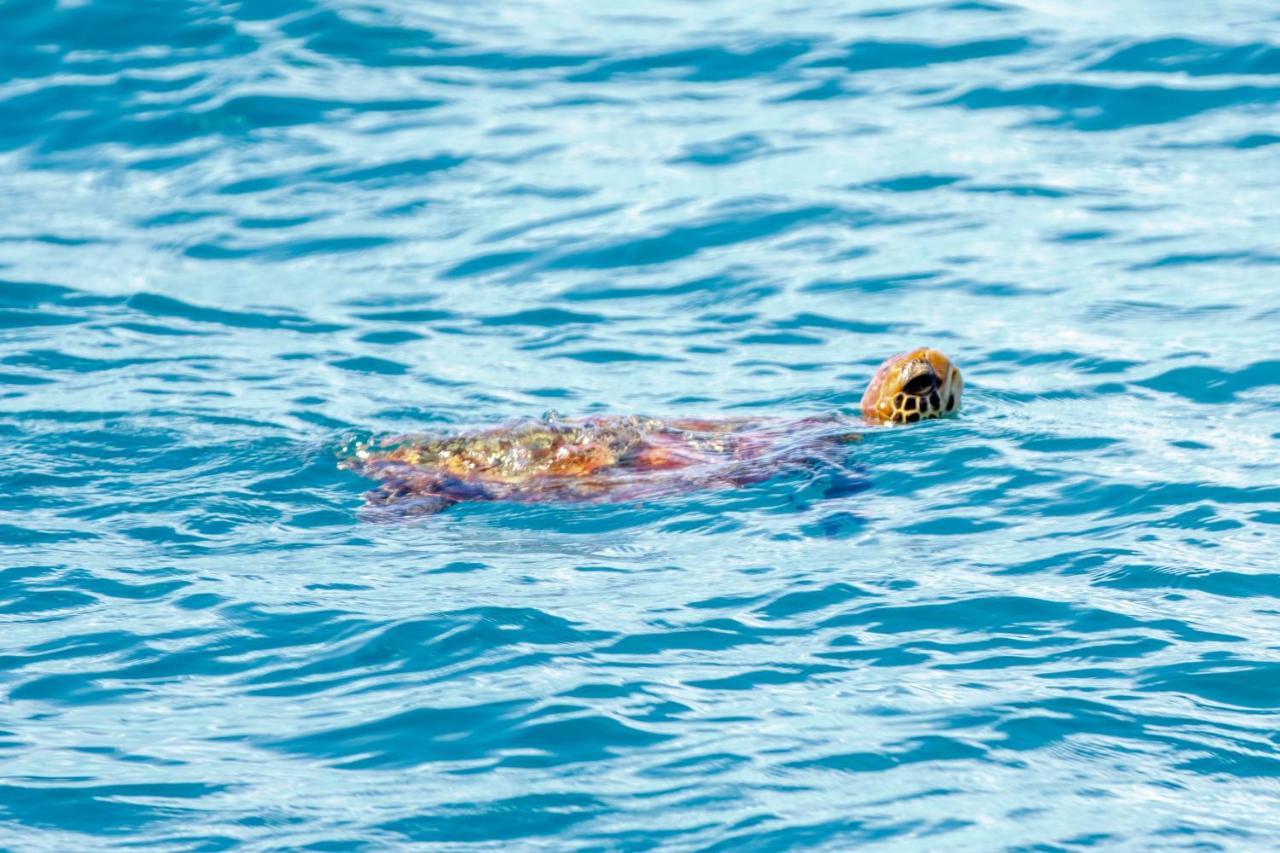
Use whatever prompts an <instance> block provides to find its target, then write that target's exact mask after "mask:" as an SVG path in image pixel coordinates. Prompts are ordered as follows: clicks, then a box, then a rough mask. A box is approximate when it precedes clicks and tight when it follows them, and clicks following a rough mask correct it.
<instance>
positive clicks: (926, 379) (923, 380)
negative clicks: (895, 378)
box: [902, 373, 935, 394]
mask: <svg viewBox="0 0 1280 853" xmlns="http://www.w3.org/2000/svg"><path fill="white" fill-rule="evenodd" d="M934 384H935V380H934V378H933V374H932V373H921V374H920V375H919V376H913V377H912V378H911V379H910V380H908V381H907V384H906V385H903V386H902V390H903V391H905V392H906V393H908V394H928V393H929V392H930V391H932V390H933V388H934Z"/></svg>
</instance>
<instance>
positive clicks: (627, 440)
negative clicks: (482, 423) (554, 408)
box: [339, 347, 963, 512]
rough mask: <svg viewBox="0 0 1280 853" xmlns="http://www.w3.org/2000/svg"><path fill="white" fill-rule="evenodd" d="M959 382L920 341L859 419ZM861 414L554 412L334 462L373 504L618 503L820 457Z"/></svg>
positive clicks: (897, 418)
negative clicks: (354, 476) (367, 481)
mask: <svg viewBox="0 0 1280 853" xmlns="http://www.w3.org/2000/svg"><path fill="white" fill-rule="evenodd" d="M962 388H963V380H962V379H961V377H960V371H959V370H957V369H956V367H955V366H954V365H953V364H952V363H951V361H950V360H949V359H948V358H947V357H946V356H944V355H943V354H942V353H940V352H938V351H937V350H934V349H929V348H926V347H921V348H918V349H913V350H909V351H907V352H903V353H899V354H898V355H895V356H892V357H890V358H889V359H887V360H886V361H885V362H884V363H883V364H882V365H881V366H880V369H879V370H877V371H876V373H875V376H874V377H872V379H871V384H870V385H869V386H868V387H867V390H866V393H865V394H863V396H862V422H863V423H871V424H889V423H903V424H905V423H914V422H915V421H918V420H921V419H922V418H937V417H942V416H944V415H948V414H951V413H952V412H955V411H956V410H957V409H959V408H960V394H961V390H962ZM857 424H858V421H856V420H854V419H851V418H848V417H845V416H842V415H835V414H833V415H828V416H821V417H809V418H803V419H800V420H783V419H771V418H731V419H712V420H705V419H699V418H673V419H659V418H651V417H642V416H635V415H631V416H612V415H596V416H591V417H586V418H573V419H565V418H561V417H560V416H559V415H556V414H554V413H551V414H548V415H544V416H543V417H542V418H539V419H529V420H524V421H518V422H516V423H511V424H507V425H504V426H501V427H497V428H490V429H483V430H475V431H470V432H463V433H458V434H452V435H437V436H431V435H408V436H400V437H397V438H392V439H383V440H376V441H371V442H365V443H360V444H357V445H356V446H355V448H354V451H353V452H352V453H350V454H349V455H347V456H346V457H345V458H344V459H342V461H341V462H340V463H339V465H340V467H342V468H346V469H349V470H352V471H356V472H358V473H360V474H364V475H366V476H369V477H372V478H375V479H377V480H380V481H381V486H380V488H378V489H376V490H375V491H372V492H369V493H368V494H367V495H366V496H365V497H366V499H367V500H368V503H369V504H370V505H387V504H396V505H397V506H400V507H403V509H405V510H408V511H413V512H438V511H439V510H442V509H445V508H447V507H449V506H452V505H453V504H455V503H458V502H459V501H515V502H525V503H535V502H537V503H541V502H550V501H597V502H609V501H621V500H636V499H640V498H645V497H654V496H659V495H663V494H673V493H679V492H685V491H688V490H691V489H697V488H727V487H733V486H740V485H743V484H746V483H751V482H757V481H760V480H764V479H766V478H768V477H769V476H771V475H772V474H773V473H775V472H776V471H778V470H779V469H780V468H783V467H786V466H788V465H796V464H804V463H807V462H813V461H815V460H822V459H828V458H830V457H831V455H832V454H835V453H837V452H838V450H839V448H840V447H841V446H842V445H844V444H847V443H849V442H850V441H856V440H858V439H859V438H860V436H859V435H857V434H856V433H854V432H851V431H850V430H851V428H852V427H854V426H856V425H857Z"/></svg>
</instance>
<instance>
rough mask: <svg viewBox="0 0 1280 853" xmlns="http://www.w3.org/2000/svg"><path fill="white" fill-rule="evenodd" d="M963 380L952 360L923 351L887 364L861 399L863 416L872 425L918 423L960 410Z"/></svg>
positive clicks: (906, 355)
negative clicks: (923, 419)
mask: <svg viewBox="0 0 1280 853" xmlns="http://www.w3.org/2000/svg"><path fill="white" fill-rule="evenodd" d="M963 389H964V380H963V379H961V378H960V371H959V370H957V369H956V366H955V365H954V364H952V363H951V360H950V359H949V358H947V357H946V356H945V355H943V354H942V353H940V352H938V351H937V350H936V349H929V348H928V347H920V348H919V349H913V350H909V351H907V352H902V353H898V354H897V355H895V356H891V357H889V358H888V359H886V360H885V362H884V364H882V365H880V369H879V370H877V371H876V375H875V376H874V377H873V378H872V379H871V384H870V385H868V386H867V392H866V393H865V394H863V395H862V416H863V417H865V418H866V419H867V420H869V421H871V422H873V423H886V424H887V423H899V424H909V423H915V422H916V421H918V420H921V419H922V418H940V417H942V416H944V415H949V414H951V413H952V412H954V411H956V410H958V409H959V408H960V392H961V391H962V390H963Z"/></svg>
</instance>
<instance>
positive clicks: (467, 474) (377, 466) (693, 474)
mask: <svg viewBox="0 0 1280 853" xmlns="http://www.w3.org/2000/svg"><path fill="white" fill-rule="evenodd" d="M852 426H853V424H852V422H850V421H848V420H846V419H844V418H840V417H838V416H832V417H831V418H814V419H808V420H805V421H799V422H773V423H770V422H766V421H762V420H749V419H742V420H720V421H708V420H695V419H674V420H660V419H658V418H651V417H637V416H631V417H608V416H605V417H591V418H583V419H576V420H561V419H559V418H554V417H552V418H544V419H541V420H529V421H520V422H517V423H514V424H509V425H506V426H503V427H500V428H497V429H487V430H479V431H474V432H466V433H461V434H457V435H449V436H402V437H399V438H395V439H390V440H385V441H379V442H373V443H370V444H365V445H360V446H358V447H357V448H356V450H355V453H354V454H353V455H352V456H350V457H349V458H348V459H346V460H344V461H343V463H342V466H343V467H345V468H349V469H351V470H354V471H356V472H358V473H362V474H365V475H366V476H370V477H373V478H376V479H378V480H381V481H382V486H381V488H379V489H377V490H375V491H374V492H370V493H369V494H368V495H366V498H367V499H368V501H369V503H370V504H374V505H379V504H383V505H385V504H391V503H397V504H400V503H403V504H405V505H406V506H408V505H410V504H414V505H416V506H417V507H418V509H419V510H420V511H427V512H431V511H437V510H439V509H443V508H445V507H447V506H450V505H452V504H454V503H457V502H459V501H477V500H479V501H485V500H504V501H515V502H541V501H584V500H589V501H617V500H635V499H639V498H643V497H653V496H658V495H662V494H672V493H678V492H683V491H689V490H692V489H699V488H716V487H721V488H725V487H731V486H738V485H743V484H746V483H750V482H754V481H757V480H761V479H764V478H766V477H768V476H769V475H770V474H771V473H773V472H774V471H775V470H777V469H778V468H779V467H780V466H783V465H785V464H787V463H789V462H790V463H795V462H797V461H799V460H801V459H806V458H807V459H810V460H812V459H814V458H816V454H817V453H818V452H819V451H821V450H824V449H826V450H829V449H832V448H834V447H836V446H838V445H839V444H840V443H842V442H847V441H850V440H852V439H853V438H854V435H853V434H852V433H851V432H850V431H849V430H850V428H851V427H852Z"/></svg>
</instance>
